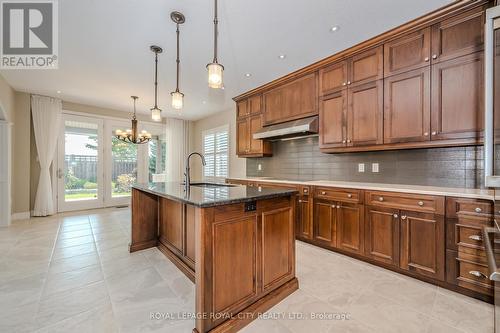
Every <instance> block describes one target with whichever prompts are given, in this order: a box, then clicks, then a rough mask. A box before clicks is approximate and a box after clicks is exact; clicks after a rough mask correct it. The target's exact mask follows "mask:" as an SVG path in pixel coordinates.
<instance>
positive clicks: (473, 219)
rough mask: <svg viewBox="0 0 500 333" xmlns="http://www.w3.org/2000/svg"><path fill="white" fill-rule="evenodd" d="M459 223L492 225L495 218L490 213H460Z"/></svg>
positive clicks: (476, 225) (481, 225) (480, 226)
mask: <svg viewBox="0 0 500 333" xmlns="http://www.w3.org/2000/svg"><path fill="white" fill-rule="evenodd" d="M457 216H458V224H461V225H468V226H475V227H476V228H479V229H481V228H483V227H491V226H492V225H493V220H492V218H491V217H490V216H488V215H486V216H485V215H472V214H463V213H459V214H457Z"/></svg>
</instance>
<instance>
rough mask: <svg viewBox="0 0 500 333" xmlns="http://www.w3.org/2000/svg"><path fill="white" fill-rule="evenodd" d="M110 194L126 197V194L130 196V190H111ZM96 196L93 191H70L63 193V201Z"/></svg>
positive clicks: (87, 198) (88, 198)
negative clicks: (69, 192)
mask: <svg viewBox="0 0 500 333" xmlns="http://www.w3.org/2000/svg"><path fill="white" fill-rule="evenodd" d="M112 196H113V197H126V196H130V192H113V193H112ZM96 198H97V195H96V194H95V193H71V194H65V195H64V200H65V201H76V200H92V199H96Z"/></svg>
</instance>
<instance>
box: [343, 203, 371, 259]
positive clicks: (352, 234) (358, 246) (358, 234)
mask: <svg viewBox="0 0 500 333" xmlns="http://www.w3.org/2000/svg"><path fill="white" fill-rule="evenodd" d="M337 207H338V208H337V247H338V248H339V249H342V250H345V251H349V252H354V253H358V254H363V251H364V243H365V241H364V206H363V205H359V204H350V203H344V202H339V204H338V205H337Z"/></svg>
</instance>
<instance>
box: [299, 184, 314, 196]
mask: <svg viewBox="0 0 500 333" xmlns="http://www.w3.org/2000/svg"><path fill="white" fill-rule="evenodd" d="M299 191H300V194H301V195H309V193H311V187H310V186H300V189H299Z"/></svg>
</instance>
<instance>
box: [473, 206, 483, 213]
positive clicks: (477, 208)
mask: <svg viewBox="0 0 500 333" xmlns="http://www.w3.org/2000/svg"><path fill="white" fill-rule="evenodd" d="M474 211H475V212H476V213H481V212H482V211H483V210H482V209H481V208H479V207H476V209H474Z"/></svg>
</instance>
